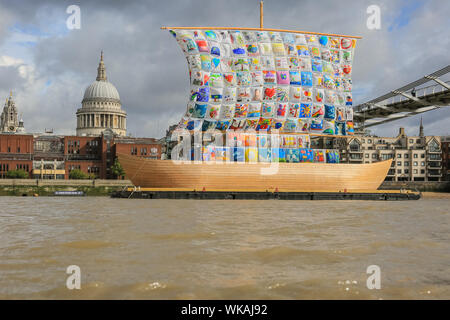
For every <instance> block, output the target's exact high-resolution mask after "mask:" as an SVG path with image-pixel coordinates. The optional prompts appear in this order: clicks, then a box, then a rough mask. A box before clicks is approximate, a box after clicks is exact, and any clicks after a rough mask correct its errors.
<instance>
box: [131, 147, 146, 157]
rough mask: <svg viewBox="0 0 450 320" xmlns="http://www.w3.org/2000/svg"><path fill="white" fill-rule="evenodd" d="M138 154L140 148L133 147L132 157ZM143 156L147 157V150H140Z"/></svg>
mask: <svg viewBox="0 0 450 320" xmlns="http://www.w3.org/2000/svg"><path fill="white" fill-rule="evenodd" d="M137 154H138V148H137V147H131V155H132V156H136V155H137ZM140 154H141V156H146V155H147V148H141V149H140Z"/></svg>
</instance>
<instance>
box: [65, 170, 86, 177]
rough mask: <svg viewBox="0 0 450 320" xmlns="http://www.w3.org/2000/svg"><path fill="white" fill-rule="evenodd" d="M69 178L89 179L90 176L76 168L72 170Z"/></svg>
mask: <svg viewBox="0 0 450 320" xmlns="http://www.w3.org/2000/svg"><path fill="white" fill-rule="evenodd" d="M69 179H89V176H88V175H87V174H86V173H84V172H83V171H81V170H79V169H74V170H72V171H70V173H69Z"/></svg>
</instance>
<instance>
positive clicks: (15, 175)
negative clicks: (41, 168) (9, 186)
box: [6, 169, 30, 179]
mask: <svg viewBox="0 0 450 320" xmlns="http://www.w3.org/2000/svg"><path fill="white" fill-rule="evenodd" d="M29 177H30V176H29V174H28V172H27V171H25V170H22V169H19V170H10V171H8V172H7V173H6V178H8V179H28V178H29Z"/></svg>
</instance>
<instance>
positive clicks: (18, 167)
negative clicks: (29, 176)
mask: <svg viewBox="0 0 450 320" xmlns="http://www.w3.org/2000/svg"><path fill="white" fill-rule="evenodd" d="M15 170H25V171H30V166H29V165H28V164H22V163H18V164H16V169H15ZM0 171H4V172H8V171H9V163H0Z"/></svg>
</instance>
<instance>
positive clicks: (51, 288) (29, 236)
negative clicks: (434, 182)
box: [0, 197, 450, 299]
mask: <svg viewBox="0 0 450 320" xmlns="http://www.w3.org/2000/svg"><path fill="white" fill-rule="evenodd" d="M0 201H1V209H0V218H1V222H0V298H6V299H16V298H27V299H28V298H43V299H47V298H62V299H70V298H87V299H96V298H99V299H100V298H104V299H236V298H237V299H348V298H356V299H358V298H363V299H380V298H382V299H392V298H395V299H397V298H401V299H403V298H405V299H411V298H414V299H422V298H435V299H436V298H437V299H449V298H450V272H449V271H450V270H449V266H450V250H449V249H450V241H449V240H450V239H449V231H450V209H449V208H450V197H447V198H442V199H439V198H437V199H423V200H420V201H406V202H381V201H380V202H374V201H354V202H351V201H321V202H315V201H314V202H311V201H276V200H268V201H205V200H203V201H196V200H127V199H109V198H106V197H104V198H50V197H49V198H14V197H2V198H0ZM373 264H375V265H378V266H380V268H381V286H382V288H381V290H369V289H367V287H366V279H367V277H368V275H367V274H366V268H367V267H368V266H369V265H373ZM69 265H78V266H79V267H80V268H81V273H82V280H81V281H82V284H81V287H82V289H81V290H72V291H70V290H68V289H66V286H65V283H66V279H67V277H68V275H67V274H66V273H65V271H66V268H67V266H69Z"/></svg>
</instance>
